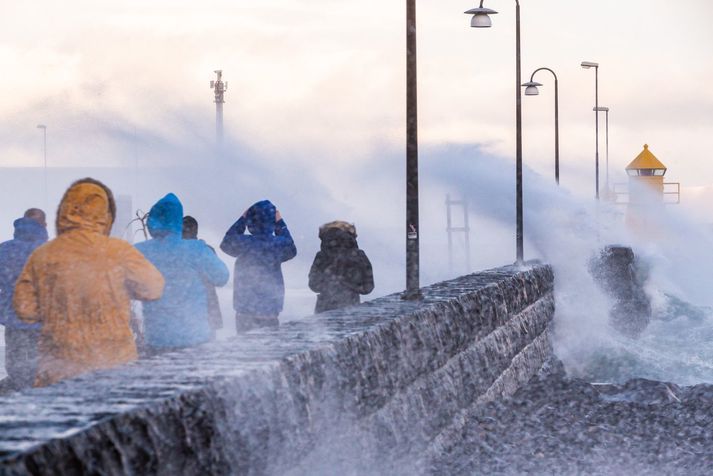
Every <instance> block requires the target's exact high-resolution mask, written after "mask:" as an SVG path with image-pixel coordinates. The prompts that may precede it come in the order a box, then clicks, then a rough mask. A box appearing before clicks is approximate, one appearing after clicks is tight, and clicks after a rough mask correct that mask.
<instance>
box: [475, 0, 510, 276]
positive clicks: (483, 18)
mask: <svg viewBox="0 0 713 476" xmlns="http://www.w3.org/2000/svg"><path fill="white" fill-rule="evenodd" d="M465 13H466V14H467V15H473V18H472V19H471V20H470V26H471V27H473V28H489V27H490V26H492V22H491V20H490V15H494V14H496V13H498V12H496V11H495V10H491V9H489V8H484V7H483V0H480V6H479V7H478V8H472V9H470V10H468V11H467V12H465ZM521 83H522V79H521V74H520V1H519V0H515V209H516V210H515V215H516V218H515V221H516V231H515V248H516V256H517V260H516V263H517V264H522V263H523V255H524V253H523V219H522V216H523V211H522V95H521V91H520V84H521Z"/></svg>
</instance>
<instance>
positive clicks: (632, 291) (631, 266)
mask: <svg viewBox="0 0 713 476" xmlns="http://www.w3.org/2000/svg"><path fill="white" fill-rule="evenodd" d="M637 264H638V263H637V260H636V257H635V255H634V252H633V250H632V249H631V248H629V247H625V246H619V245H609V246H606V247H605V248H604V249H603V250H602V251H601V252H600V254H599V256H596V257H594V258H592V259H591V260H590V263H589V271H590V273H591V274H592V276H593V277H594V279H595V281H596V282H597V284H598V285H599V286H600V287H601V289H602V290H603V291H604V292H605V293H607V294H608V295H609V296H610V297H611V298H612V299H613V301H614V305H613V306H612V308H611V310H610V311H609V318H610V322H611V325H612V327H614V328H615V329H617V330H618V331H619V332H621V333H622V334H624V335H626V336H629V337H632V338H636V337H638V336H640V335H641V333H642V332H643V331H644V330H645V329H646V327H647V326H648V325H649V322H650V321H651V313H652V310H651V300H650V299H649V297H648V295H647V294H646V292H645V291H644V284H645V279H646V277H645V276H644V274H645V273H643V272H642V271H641V270H640V268H639V266H637Z"/></svg>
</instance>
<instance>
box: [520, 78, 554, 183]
mask: <svg viewBox="0 0 713 476" xmlns="http://www.w3.org/2000/svg"><path fill="white" fill-rule="evenodd" d="M542 70H545V71H549V72H550V73H552V76H554V77H555V182H557V185H559V184H560V121H559V85H558V81H557V74H555V72H554V71H552V70H551V69H550V68H537V69H536V70H535V71H533V73H532V75H531V76H530V81H528V82H527V83H524V84H523V86H525V96H537V95H538V94H540V91H539V90H538V89H537V87H538V86H542V84H540V83H537V82H535V80H534V79H535V74H536V73H537V72H538V71H542Z"/></svg>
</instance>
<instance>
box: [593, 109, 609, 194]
mask: <svg viewBox="0 0 713 476" xmlns="http://www.w3.org/2000/svg"><path fill="white" fill-rule="evenodd" d="M593 111H594V112H596V113H599V112H604V113H605V114H604V118H605V119H604V124H605V126H604V130H605V132H604V143H605V144H606V145H605V149H604V150H605V152H604V154H605V156H606V162H607V174H606V182H605V186H606V189H607V197H608V196H609V108H608V107H604V106H600V107H595V108H594V109H593Z"/></svg>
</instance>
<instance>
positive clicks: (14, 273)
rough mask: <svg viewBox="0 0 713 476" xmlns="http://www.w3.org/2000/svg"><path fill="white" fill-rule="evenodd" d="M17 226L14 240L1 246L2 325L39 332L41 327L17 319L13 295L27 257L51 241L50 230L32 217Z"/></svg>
mask: <svg viewBox="0 0 713 476" xmlns="http://www.w3.org/2000/svg"><path fill="white" fill-rule="evenodd" d="M14 226H15V234H14V239H12V240H10V241H6V242H5V243H2V244H0V324H2V325H3V326H5V327H10V328H13V329H39V328H40V325H39V324H26V323H24V322H22V321H21V320H20V319H19V318H18V317H17V314H15V309H13V307H12V295H13V293H14V292H15V283H16V282H17V278H18V277H19V276H20V273H21V272H22V268H24V267H25V263H26V262H27V258H29V257H30V255H31V254H32V252H33V251H35V249H36V248H37V247H38V246H40V245H42V244H43V243H45V242H46V241H47V228H45V227H44V226H42V225H40V224H39V223H37V222H36V221H35V220H33V219H31V218H18V219H17V220H15V223H14Z"/></svg>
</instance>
